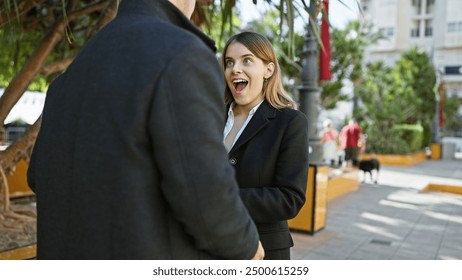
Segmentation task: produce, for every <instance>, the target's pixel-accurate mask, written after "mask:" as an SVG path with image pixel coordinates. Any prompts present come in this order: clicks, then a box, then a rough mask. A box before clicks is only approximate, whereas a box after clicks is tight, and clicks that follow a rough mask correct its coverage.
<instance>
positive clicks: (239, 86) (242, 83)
mask: <svg viewBox="0 0 462 280" xmlns="http://www.w3.org/2000/svg"><path fill="white" fill-rule="evenodd" d="M248 83H249V82H248V81H246V80H244V79H236V80H234V81H233V84H234V89H235V90H236V92H239V91H242V90H243V89H244V88H245V87H246V86H247V84H248Z"/></svg>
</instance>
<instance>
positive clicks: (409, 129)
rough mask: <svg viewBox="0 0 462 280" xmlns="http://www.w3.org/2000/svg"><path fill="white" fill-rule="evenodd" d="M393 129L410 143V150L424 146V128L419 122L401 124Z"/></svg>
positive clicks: (413, 150) (414, 150)
mask: <svg viewBox="0 0 462 280" xmlns="http://www.w3.org/2000/svg"><path fill="white" fill-rule="evenodd" d="M393 130H394V132H395V133H396V134H398V137H399V138H400V139H403V140H404V142H406V144H407V145H408V149H409V150H410V152H416V151H419V150H420V149H422V148H423V146H422V143H423V132H424V128H423V127H422V126H421V125H418V124H399V125H395V126H394V127H393Z"/></svg>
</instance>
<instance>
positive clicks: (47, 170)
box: [28, 0, 258, 259]
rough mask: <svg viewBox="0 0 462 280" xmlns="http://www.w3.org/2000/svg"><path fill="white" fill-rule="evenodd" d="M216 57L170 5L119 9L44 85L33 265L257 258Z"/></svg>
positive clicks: (142, 3)
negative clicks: (230, 151)
mask: <svg viewBox="0 0 462 280" xmlns="http://www.w3.org/2000/svg"><path fill="white" fill-rule="evenodd" d="M213 47H214V44H213V41H211V40H210V39H209V38H208V37H206V36H205V35H204V34H203V33H202V32H201V31H200V30H198V29H197V28H196V27H194V26H193V25H192V24H191V22H190V21H189V19H187V18H186V17H185V16H184V15H183V14H181V12H180V11H179V10H178V9H176V8H175V7H174V6H173V5H172V4H171V3H170V2H168V1H167V0H156V1H153V0H149V1H148V0H130V1H122V2H121V4H120V7H119V11H118V15H117V17H116V18H115V19H114V20H113V21H112V22H110V23H109V24H108V25H107V26H106V27H105V28H104V29H103V30H102V31H100V32H99V33H98V34H97V35H96V36H95V37H94V38H93V39H92V40H91V41H90V42H89V43H88V44H87V46H86V47H85V48H84V49H83V50H82V52H81V53H80V54H79V55H78V56H77V58H76V59H75V60H74V62H73V63H72V64H71V65H70V66H69V68H68V69H67V71H66V72H65V73H64V74H63V75H61V76H60V77H59V78H57V79H56V80H55V81H54V82H53V84H52V85H51V86H50V88H49V90H48V93H47V98H46V102H45V108H44V111H43V119H42V127H41V130H40V133H39V135H38V138H37V141H36V144H35V147H34V151H33V154H32V158H31V163H30V168H29V172H28V180H29V184H30V186H31V187H32V188H33V189H34V191H35V193H36V195H37V211H38V224H37V231H38V245H37V246H38V258H39V259H250V258H251V257H253V256H254V254H255V252H256V250H257V246H258V232H257V229H256V227H255V225H254V223H253V222H252V219H251V217H250V216H249V214H248V212H247V210H246V207H245V206H244V204H243V203H242V201H241V199H240V198H239V188H238V185H237V182H236V180H235V178H234V171H233V168H232V166H231V165H230V164H229V163H228V158H227V152H226V149H225V147H224V146H223V123H224V121H225V118H224V116H223V111H224V110H225V105H224V98H223V92H224V81H223V75H222V74H221V73H222V71H221V70H220V66H219V63H218V61H217V60H216V57H215V53H214V52H213V50H212V49H213ZM230 209H232V210H230Z"/></svg>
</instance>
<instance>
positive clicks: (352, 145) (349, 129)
mask: <svg viewBox="0 0 462 280" xmlns="http://www.w3.org/2000/svg"><path fill="white" fill-rule="evenodd" d="M362 137H363V131H362V129H361V127H360V126H359V125H358V122H357V121H356V119H354V118H352V119H350V120H349V121H348V124H347V125H346V126H344V127H343V128H342V130H341V131H340V140H341V144H342V149H343V150H344V151H345V162H346V165H347V166H350V163H351V165H353V166H358V160H359V149H360V141H362Z"/></svg>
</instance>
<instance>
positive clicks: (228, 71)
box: [224, 42, 274, 110]
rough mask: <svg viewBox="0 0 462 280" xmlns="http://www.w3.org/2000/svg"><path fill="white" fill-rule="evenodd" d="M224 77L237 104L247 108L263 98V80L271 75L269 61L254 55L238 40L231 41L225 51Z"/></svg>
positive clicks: (250, 107)
mask: <svg viewBox="0 0 462 280" xmlns="http://www.w3.org/2000/svg"><path fill="white" fill-rule="evenodd" d="M224 61H225V79H226V83H227V85H228V87H229V89H230V90H231V93H232V95H233V98H234V101H235V102H236V104H237V106H241V107H243V108H246V109H248V110H250V109H252V108H253V107H255V106H256V105H257V104H258V103H260V101H262V100H263V92H262V89H263V81H264V79H265V78H268V77H270V76H271V74H272V71H271V68H272V67H273V66H270V65H274V64H273V63H270V64H268V65H265V63H264V62H263V60H261V59H260V58H258V57H256V56H255V55H254V54H253V53H252V52H251V51H249V49H247V48H246V47H245V46H244V45H242V44H241V43H239V42H233V43H231V44H230V45H229V46H228V49H227V50H226V53H225V60H224Z"/></svg>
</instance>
